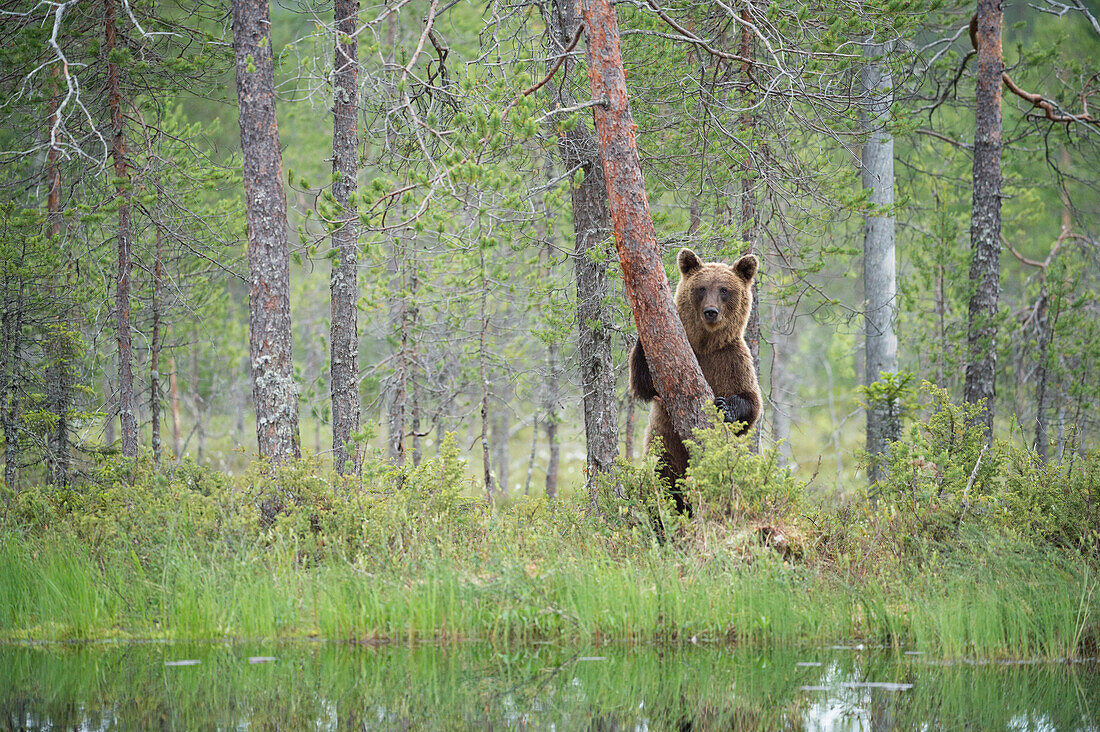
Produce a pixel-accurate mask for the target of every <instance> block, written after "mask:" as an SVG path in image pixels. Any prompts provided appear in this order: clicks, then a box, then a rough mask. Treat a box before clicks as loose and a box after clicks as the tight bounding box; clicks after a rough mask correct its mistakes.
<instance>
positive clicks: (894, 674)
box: [0, 643, 1100, 731]
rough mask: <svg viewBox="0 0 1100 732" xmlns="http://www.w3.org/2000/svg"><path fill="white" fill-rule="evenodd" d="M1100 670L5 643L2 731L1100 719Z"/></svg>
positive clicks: (1073, 725) (795, 656) (824, 652)
mask: <svg viewBox="0 0 1100 732" xmlns="http://www.w3.org/2000/svg"><path fill="white" fill-rule="evenodd" d="M1098 715H1100V667H1098V666H1097V665H1096V664H1095V663H1079V664H1057V663H1054V664H992V663H989V664H946V663H937V662H936V661H935V660H934V659H929V658H927V657H925V656H920V655H904V654H894V653H889V652H883V651H873V650H866V649H860V648H852V649H810V650H801V651H800V650H794V649H789V650H776V649H772V650H766V651H762V650H754V649H746V648H733V649H730V648H714V647H707V648H704V647H696V646H689V647H685V648H680V647H676V648H654V647H637V646H633V647H625V646H623V647H620V646H602V647H600V648H598V649H594V648H569V647H561V646H552V645H540V646H525V647H522V648H510V649H509V648H500V647H491V646H485V645H473V644H470V645H459V646H449V647H438V646H430V645H420V646H415V647H401V646H381V647H377V646H375V647H369V646H349V645H343V644H329V643H318V644H307V643H298V644H274V645H273V644H249V643H242V644H229V645H226V644H207V645H201V644H149V643H144V644H135V643H130V644H109V645H97V646H84V647H62V646H48V647H42V646H36V647H28V646H0V730H47V729H80V730H146V729H164V730H201V729H229V728H235V729H244V728H248V729H261V730H269V729H270V730H276V729H287V730H291V729H318V730H345V729H347V730H353V729H355V730H406V729H447V730H451V729H499V728H517V729H554V730H576V729H582V730H609V731H610V730H666V729H671V730H709V729H723V730H725V729H746V730H753V729H792V730H886V729H918V728H922V729H960V728H969V729H1013V730H1093V731H1096V730H1100V726H1098V723H1097V721H1096V720H1097V718H1098Z"/></svg>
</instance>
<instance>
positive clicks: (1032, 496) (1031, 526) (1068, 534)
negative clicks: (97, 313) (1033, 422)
mask: <svg viewBox="0 0 1100 732" xmlns="http://www.w3.org/2000/svg"><path fill="white" fill-rule="evenodd" d="M1098 488H1100V451H1095V450H1093V451H1091V452H1089V453H1087V454H1086V455H1085V456H1083V457H1078V458H1076V459H1072V460H1070V461H1067V462H1063V463H1059V462H1056V461H1050V462H1043V461H1042V460H1041V459H1040V458H1039V457H1038V455H1036V453H1035V452H1034V451H1032V450H1027V449H1020V448H1017V449H1014V450H1013V451H1012V453H1011V456H1010V459H1009V464H1008V472H1007V479H1006V490H1005V506H1006V509H1007V511H1008V515H1009V520H1010V522H1011V525H1012V526H1013V527H1014V528H1015V529H1016V530H1017V531H1019V532H1020V533H1021V534H1022V535H1023V536H1024V537H1025V538H1027V539H1030V540H1032V541H1035V542H1046V543H1049V544H1051V545H1052V546H1057V547H1062V548H1072V549H1076V550H1078V551H1082V552H1085V553H1087V554H1091V555H1094V556H1095V555H1097V554H1100V496H1098V495H1097V490H1098Z"/></svg>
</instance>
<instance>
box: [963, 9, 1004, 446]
mask: <svg viewBox="0 0 1100 732" xmlns="http://www.w3.org/2000/svg"><path fill="white" fill-rule="evenodd" d="M1001 18H1002V12H1001V0H978V13H977V15H976V16H975V20H974V21H972V25H971V28H972V30H973V33H972V39H973V42H974V46H975V48H976V49H977V51H978V83H977V98H976V105H977V114H976V118H977V125H976V129H975V132H974V197H973V207H972V208H973V213H972V216H971V222H970V243H971V249H972V252H973V253H972V259H971V261H970V282H971V285H972V286H973V294H972V295H971V297H970V309H969V317H968V320H967V346H968V359H967V364H966V383H965V386H964V387H963V397H964V398H965V399H966V401H967V402H969V403H971V404H977V403H979V402H982V401H983V400H984V403H985V413H984V416H983V420H982V423H983V426H984V427H985V433H986V439H987V440H988V441H992V439H993V406H994V405H993V398H994V394H995V379H996V366H997V347H996V337H997V323H996V317H997V299H998V289H999V286H1000V273H1001V263H1000V260H1001V77H1002V74H1003V72H1004V61H1003V57H1002V54H1001Z"/></svg>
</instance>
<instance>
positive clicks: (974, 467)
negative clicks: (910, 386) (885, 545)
mask: <svg viewBox="0 0 1100 732" xmlns="http://www.w3.org/2000/svg"><path fill="white" fill-rule="evenodd" d="M921 390H922V391H923V392H924V393H925V394H927V395H928V396H929V397H930V399H931V405H930V415H929V417H928V419H927V421H924V422H917V423H916V424H913V425H911V426H910V427H909V428H908V429H906V430H905V431H904V432H903V434H902V437H901V439H900V440H898V441H897V442H894V443H891V444H890V446H889V449H888V451H887V453H886V455H885V457H884V458H883V461H882V465H883V473H884V474H883V478H882V479H881V480H880V481H879V482H878V483H876V484H875V485H874V486H872V488H871V493H870V494H871V497H872V499H874V500H877V501H878V502H879V504H880V508H881V511H882V516H883V518H884V519H885V520H886V521H887V523H888V528H889V534H890V536H891V537H892V538H893V539H894V540H895V541H896V542H897V543H898V545H899V546H898V548H899V549H900V550H901V551H903V552H913V551H919V550H921V549H923V545H924V543H925V542H932V543H939V542H946V541H950V540H952V539H954V538H955V537H956V536H957V535H958V529H959V527H960V526H961V525H962V524H963V523H964V522H971V523H975V522H977V523H985V524H990V525H1003V524H1004V508H1003V506H1002V504H1001V502H1000V501H999V498H1000V496H1001V494H1002V493H1003V482H1004V462H1005V456H1006V453H1007V451H1008V446H1007V444H1006V443H1004V442H1002V441H999V440H995V441H994V443H993V445H992V447H988V446H987V443H986V439H985V432H984V430H983V427H982V425H981V423H980V416H981V413H982V411H983V410H984V407H982V406H980V405H974V404H953V403H952V402H951V400H950V398H949V397H948V394H947V391H946V390H944V389H941V388H939V387H937V386H935V385H934V384H930V383H929V382H924V384H923V385H922V389H921Z"/></svg>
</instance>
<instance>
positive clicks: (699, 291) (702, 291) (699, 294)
mask: <svg viewBox="0 0 1100 732" xmlns="http://www.w3.org/2000/svg"><path fill="white" fill-rule="evenodd" d="M706 294H707V288H705V287H696V288H695V299H696V300H702V299H703V296H704V295H706Z"/></svg>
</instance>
